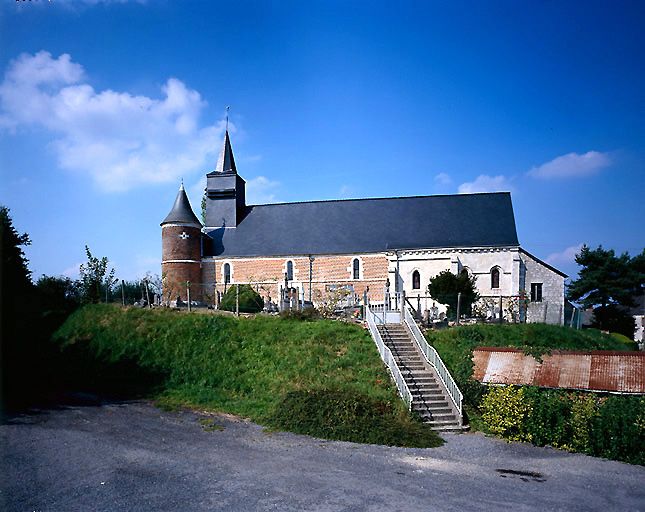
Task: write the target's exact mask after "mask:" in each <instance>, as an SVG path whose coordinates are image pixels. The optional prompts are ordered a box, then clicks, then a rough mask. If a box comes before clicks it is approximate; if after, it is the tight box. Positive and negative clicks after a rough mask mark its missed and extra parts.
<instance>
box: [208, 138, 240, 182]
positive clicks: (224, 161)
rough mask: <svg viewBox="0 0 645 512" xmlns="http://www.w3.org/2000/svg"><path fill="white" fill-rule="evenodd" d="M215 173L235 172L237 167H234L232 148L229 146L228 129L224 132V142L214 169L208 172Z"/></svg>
mask: <svg viewBox="0 0 645 512" xmlns="http://www.w3.org/2000/svg"><path fill="white" fill-rule="evenodd" d="M215 173H235V174H237V167H235V158H233V148H232V147H231V139H230V138H229V136H228V130H226V133H225V134H224V143H223V144H222V150H221V151H220V153H219V158H218V159H217V165H216V166H215V170H214V171H212V172H210V173H208V174H209V175H212V174H215Z"/></svg>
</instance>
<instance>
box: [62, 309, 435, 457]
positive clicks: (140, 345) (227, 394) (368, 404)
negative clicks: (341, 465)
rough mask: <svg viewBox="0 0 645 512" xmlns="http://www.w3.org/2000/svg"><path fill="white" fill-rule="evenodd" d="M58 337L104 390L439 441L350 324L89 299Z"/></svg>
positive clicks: (317, 426)
mask: <svg viewBox="0 0 645 512" xmlns="http://www.w3.org/2000/svg"><path fill="white" fill-rule="evenodd" d="M55 337H56V339H57V340H58V341H59V342H60V343H61V344H62V345H63V350H64V352H65V353H67V354H68V355H69V358H71V359H74V360H75V361H76V364H75V366H76V370H75V371H77V372H80V373H81V374H82V375H81V379H80V381H81V382H84V383H86V384H91V385H93V386H95V387H96V386H98V387H100V386H103V387H105V386H106V384H105V381H109V383H108V385H107V388H108V390H109V389H110V388H119V387H121V388H123V387H132V386H135V385H138V384H146V383H147V384H152V383H154V384H155V385H156V386H155V388H154V392H153V396H154V397H155V398H156V399H157V401H158V403H159V404H160V405H162V406H166V407H175V406H191V407H199V408H204V409H212V410H218V411H225V412H229V413H233V414H238V415H241V416H244V417H248V418H251V419H252V420H254V421H256V422H258V423H260V424H263V425H267V426H269V427H273V428H276V429H283V430H289V431H293V432H297V433H304V434H310V435H314V436H317V437H323V438H328V439H340V440H346V441H356V442H366V443H377V444H388V445H398V446H418V447H428V446H437V445H439V444H441V443H442V441H441V439H440V438H439V437H438V436H437V435H436V433H435V432H433V431H432V430H430V429H429V428H428V427H427V426H426V425H424V424H422V423H420V422H418V421H416V420H415V419H414V418H413V417H412V416H411V415H410V414H409V412H408V411H407V410H406V408H405V406H404V404H403V402H402V401H401V400H400V399H399V397H398V395H397V393H396V387H395V386H394V385H393V384H392V382H391V380H390V378H389V375H388V373H387V372H386V370H385V369H384V366H383V364H382V362H381V360H380V358H379V355H378V352H377V350H376V349H375V346H374V343H373V341H372V340H371V338H370V337H369V335H368V334H367V333H366V332H365V331H364V330H363V329H362V328H360V327H359V326H356V325H351V324H346V323H341V322H334V321H329V320H318V321H315V322H307V321H302V320H297V319H284V318H279V317H267V316H256V317H253V318H240V319H237V318H234V317H230V316H220V315H205V314H204V315H202V314H186V313H180V312H176V311H171V310H145V309H133V308H130V309H122V308H120V307H116V306H112V305H93V306H86V307H84V308H82V309H80V310H78V311H76V312H75V313H74V314H72V315H71V316H70V317H69V318H68V320H67V321H66V322H65V324H64V325H63V326H62V327H61V328H60V329H59V330H58V331H57V333H56V335H55ZM109 368H112V371H109ZM133 377H134V379H133Z"/></svg>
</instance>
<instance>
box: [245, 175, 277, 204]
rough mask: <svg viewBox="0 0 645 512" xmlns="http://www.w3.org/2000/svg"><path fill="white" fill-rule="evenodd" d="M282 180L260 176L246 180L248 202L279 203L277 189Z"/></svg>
mask: <svg viewBox="0 0 645 512" xmlns="http://www.w3.org/2000/svg"><path fill="white" fill-rule="evenodd" d="M279 187H280V182H278V181H271V180H270V179H268V178H266V177H264V176H258V177H257V178H253V179H251V180H249V181H247V182H246V204H266V203H277V202H278V201H277V199H276V196H275V191H276V189H277V188H279Z"/></svg>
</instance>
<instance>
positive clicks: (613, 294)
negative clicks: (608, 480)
mask: <svg viewBox="0 0 645 512" xmlns="http://www.w3.org/2000/svg"><path fill="white" fill-rule="evenodd" d="M641 256H642V255H639V256H636V257H635V258H634V259H631V258H630V257H629V254H627V253H623V254H621V255H620V256H616V253H615V252H614V251H613V249H608V250H606V249H603V248H602V245H599V246H598V248H596V249H590V248H589V247H588V246H587V245H583V246H582V248H581V249H580V252H579V253H578V254H576V263H577V264H578V265H580V266H581V267H582V268H581V269H580V271H579V272H578V279H576V280H574V281H572V282H571V283H570V284H569V286H568V289H567V298H568V299H569V300H571V301H573V302H577V303H578V304H582V305H583V306H584V307H586V308H592V309H593V310H594V317H595V325H596V326H597V327H599V328H600V329H608V328H613V329H618V330H617V332H621V333H623V334H625V335H626V336H629V337H630V338H631V337H632V336H633V320H632V321H631V322H630V321H629V319H628V318H627V317H628V316H629V314H628V313H627V311H626V309H627V308H629V307H631V306H633V305H634V296H635V295H637V294H638V293H639V292H640V291H641V286H642V285H641V283H642V275H640V276H639V271H638V268H639V266H641V265H642V261H641ZM621 306H622V307H621ZM630 326H631V327H630Z"/></svg>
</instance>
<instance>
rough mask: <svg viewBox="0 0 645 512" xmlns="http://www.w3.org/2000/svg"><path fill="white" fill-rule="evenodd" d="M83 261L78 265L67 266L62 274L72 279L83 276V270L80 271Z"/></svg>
mask: <svg viewBox="0 0 645 512" xmlns="http://www.w3.org/2000/svg"><path fill="white" fill-rule="evenodd" d="M81 265H82V263H77V264H76V265H72V266H71V267H69V268H66V269H65V270H63V272H62V274H63V275H64V276H65V277H69V278H70V279H78V278H79V277H80V276H81V271H80V268H79V267H80V266H81Z"/></svg>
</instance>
